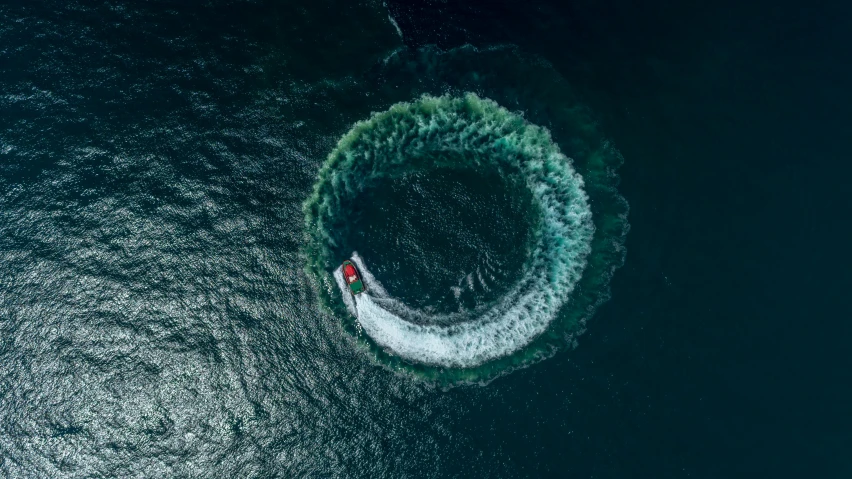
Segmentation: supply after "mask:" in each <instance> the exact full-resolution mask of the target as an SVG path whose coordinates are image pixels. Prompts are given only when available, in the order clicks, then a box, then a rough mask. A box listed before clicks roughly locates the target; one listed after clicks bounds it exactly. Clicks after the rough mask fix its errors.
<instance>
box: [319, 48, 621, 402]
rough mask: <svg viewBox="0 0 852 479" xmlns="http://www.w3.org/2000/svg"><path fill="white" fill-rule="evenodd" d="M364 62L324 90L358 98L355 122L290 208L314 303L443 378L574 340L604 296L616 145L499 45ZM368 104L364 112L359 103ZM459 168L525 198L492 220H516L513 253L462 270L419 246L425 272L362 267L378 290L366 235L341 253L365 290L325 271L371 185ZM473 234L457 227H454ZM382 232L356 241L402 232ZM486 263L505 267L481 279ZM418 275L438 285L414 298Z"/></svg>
mask: <svg viewBox="0 0 852 479" xmlns="http://www.w3.org/2000/svg"><path fill="white" fill-rule="evenodd" d="M377 69H378V70H377V73H376V75H375V76H374V77H372V80H371V82H368V84H369V87H368V88H365V89H363V90H362V89H358V88H354V89H348V87H347V88H344V89H343V90H341V91H340V92H338V93H337V94H346V95H348V96H349V98H351V99H352V101H360V102H361V103H362V104H363V110H362V111H363V112H364V113H363V114H364V115H365V116H367V115H369V116H367V119H366V120H363V121H359V122H357V123H355V124H354V125H353V126H352V127H351V129H350V130H349V131H348V132H347V133H345V134H344V135H343V136H342V137H341V138H340V140H339V142H338V143H337V145H336V147H335V148H334V149H333V150H332V151H331V153H330V154H329V155H328V157H327V158H326V160H325V161H324V163H323V164H322V166H321V167H320V169H319V172H318V177H317V180H316V182H315V183H314V189H313V191H312V193H311V194H310V195H309V196H308V198H306V200H305V202H304V204H303V212H304V215H305V230H304V231H305V234H306V242H305V246H304V250H303V251H304V254H305V258H306V270H307V272H308V274H309V275H310V276H311V277H312V278H313V279H314V280H315V282H316V284H317V286H318V288H317V292H318V294H319V296H320V299H321V301H322V304H323V306H325V307H326V308H327V309H328V310H329V311H330V312H331V313H332V314H333V315H334V316H335V317H337V318H338V319H339V320H340V322H341V326H342V327H343V329H344V330H346V331H348V332H350V333H351V334H352V335H353V337H354V338H355V339H356V341H357V342H358V344H359V345H361V346H364V347H365V348H366V349H367V350H368V351H369V352H370V353H371V355H370V356H371V357H373V358H375V359H376V360H377V361H378V362H380V363H381V364H383V365H386V366H388V367H390V368H391V369H393V370H396V371H406V372H409V373H411V374H415V375H417V376H419V377H422V378H424V379H430V380H437V381H438V382H439V383H443V384H447V385H450V384H459V383H471V382H477V383H481V382H482V381H487V380H488V379H490V378H494V377H496V376H497V375H501V374H505V373H506V372H508V371H511V370H514V369H517V368H519V367H524V366H526V365H529V364H532V363H534V362H537V361H539V360H541V359H543V358H546V357H549V356H551V355H552V354H553V353H554V352H555V351H557V350H559V349H561V348H564V347H571V346H573V345H575V344H576V342H575V337H576V335H577V334H580V333H582V332H583V331H584V330H585V323H586V321H587V320H588V319H589V318H590V317H591V315H592V314H594V311H595V310H596V308H597V307H598V306H599V305H600V304H602V303H603V302H604V301H606V300H607V299H608V298H609V282H610V279H611V277H612V275H613V273H614V271H615V269H617V268H618V267H619V266H620V265H621V264H623V261H624V256H625V249H624V239H625V236H626V234H627V231H628V229H629V225H628V223H627V212H628V205H627V202H626V201H624V198H622V197H621V196H620V194H619V193H618V190H617V185H618V175H617V174H616V172H617V170H618V168H619V167H620V166H621V164H622V162H623V159H622V157H621V155H620V153H618V151H617V150H616V149H615V148H613V147H612V145H611V144H610V142H609V141H608V140H607V139H606V138H605V137H604V135H603V134H602V133H601V132H600V130H599V128H598V126H597V124H596V122H595V121H594V119H593V116H592V115H591V113H590V112H589V111H588V110H587V109H586V108H585V107H583V106H582V105H581V103H580V102H579V100H578V98H577V96H576V95H575V94H574V93H573V92H572V89H571V87H570V85H569V84H567V82H565V80H564V78H563V77H562V76H561V75H559V74H558V72H555V71H554V70H553V69H552V67H550V66H549V65H548V64H547V63H546V62H542V61H540V60H538V59H536V58H528V57H526V56H525V55H524V54H522V53H520V52H518V51H517V50H516V49H513V48H512V47H505V48H504V47H494V48H489V49H485V50H481V49H476V48H473V47H464V48H459V49H454V50H451V51H449V52H441V51H436V50H434V49H430V48H424V49H420V50H410V49H403V50H400V51H397V52H395V53H394V54H393V55H391V56H390V57H389V58H387V59H386V61H384V62H382V64H381V65H378V66H377ZM466 92H479V95H477V94H473V93H466ZM419 95H422V96H419ZM485 95H487V96H488V98H485ZM412 98H415V100H413V101H412V100H411V99H412ZM362 100H363V101H362ZM498 102H499V104H498ZM500 105H506V106H508V107H510V108H512V109H514V110H515V111H510V110H508V109H506V108H504V107H502V106H500ZM377 107H378V108H380V109H381V110H380V111H379V112H378V113H367V112H370V111H372V112H375V111H376V108H377ZM537 125H548V127H549V129H545V128H542V127H540V126H537ZM471 171H473V172H476V174H477V175H485V176H483V178H484V177H488V176H490V177H492V178H493V177H494V176H496V177H498V178H499V179H500V180H506V183H505V184H507V185H511V186H510V187H507V189H506V191H512V192H513V194H520V195H528V196H527V197H525V198H524V199H523V201H522V202H519V203H518V204H523V207H522V210H518V211H521V212H520V213H519V214H520V215H522V217H523V218H522V219H520V217H518V218H513V219H512V223H511V224H509V223H507V227H512V228H526V229H527V230H526V233H525V234H524V235H517V236H516V237H521V236H522V237H523V238H524V239H523V243H524V247H523V252H522V254H523V259H522V258H520V257H518V256H515V255H514V254H512V253H508V254H510V255H511V256H507V257H506V258H505V260H501V259H500V258H497V257H494V258H490V257H489V256H488V255H487V254H484V253H483V254H482V255H481V256H470V255H468V256H465V254H467V253H466V252H463V251H462V250H461V249H460V251H459V254H460V255H459V256H458V257H459V258H461V257H464V258H473V257H476V258H477V260H476V261H479V263H476V264H473V263H471V264H465V265H464V266H463V267H462V266H461V264H456V263H447V261H454V258H456V257H457V255H455V254H453V252H450V254H443V253H444V252H430V251H429V248H430V247H432V244H421V243H416V244H411V245H410V246H411V247H413V248H415V249H417V251H413V252H412V253H411V258H416V259H415V261H429V259H430V256H431V255H432V254H433V253H434V254H435V258H434V262H433V263H434V264H436V265H441V266H438V267H437V268H436V269H435V270H434V271H433V272H438V275H440V277H439V279H437V280H435V278H436V277H438V276H434V277H429V278H428V281H426V282H425V283H424V282H423V281H421V278H422V277H418V278H417V286H416V287H415V289H414V290H408V289H400V288H404V285H405V284H406V283H404V282H402V281H401V278H400V276H398V275H399V274H405V272H404V270H403V272H402V273H400V268H399V266H398V264H397V263H395V262H394V263H375V264H374V265H373V266H374V269H375V270H376V271H377V272H381V274H382V275H385V274H388V275H389V277H387V278H385V279H386V281H387V290H386V289H385V288H383V287H382V284H381V283H380V282H379V281H378V280H377V279H376V278H375V277H373V275H372V274H370V270H369V268H368V264H366V262H365V259H367V260H370V261H380V255H381V254H382V253H381V252H380V251H381V250H382V245H381V244H377V243H374V242H371V243H368V245H369V246H368V245H361V247H362V248H367V247H369V248H371V249H372V251H370V252H369V255H370V256H369V257H367V256H365V257H364V258H361V257H358V255H357V254H354V255H352V259H353V261H354V262H355V263H356V265H357V266H358V269H359V270H360V272H361V275H362V276H363V278H364V282H365V284H366V286H367V292H366V293H362V294H359V295H357V297H353V296H352V294H351V293H350V292H349V291H348V289H347V287H346V284H345V282H344V281H343V278H342V276H341V275H340V274H339V270H340V261H341V260H342V259H343V258H345V257H346V256H348V255H349V254H350V253H351V252H352V250H353V249H358V247H359V244H358V243H357V241H355V242H353V239H355V238H362V237H364V236H363V235H361V233H360V232H357V234H356V231H355V230H352V228H357V227H359V226H364V225H368V224H369V222H365V223H359V222H358V221H357V218H362V217H363V216H359V215H362V214H363V211H364V205H365V203H364V202H363V201H362V200H363V199H364V198H371V197H375V195H376V193H377V192H379V191H381V190H379V188H382V187H383V185H388V184H402V183H404V182H403V181H398V180H402V179H406V178H413V177H415V176H417V175H420V176H421V177H424V176H428V175H434V174H438V173H437V172H442V173H440V175H449V176H447V177H452V176H453V175H455V173H458V175H457V177H462V176H463V174H462V173H463V172H471ZM493 186H494V187H495V188H497V187H499V186H498V185H496V184H494V185H493ZM471 193H472V194H473V193H474V192H473V191H471ZM517 199H518V200H519V201H520V199H521V198H520V197H517ZM436 201H437V200H436ZM412 204H414V203H412ZM444 206H446V205H443V204H434V205H432V208H433V211H435V212H436V213H435V214H444V215H445V214H447V212H450V211H452V209H451V208H444ZM386 207H388V208H393V207H394V205H392V204H388V206H386ZM371 213H372V212H371ZM397 213H401V212H397ZM425 214H430V213H428V210H427V212H426V213H425ZM353 218H356V220H355V221H353ZM436 220H438V221H440V222H441V223H440V224H447V221H446V219H445V218H436ZM400 224H405V223H400ZM412 224H413V223H412ZM485 230H487V227H486V228H482V227H480V226H477V225H471V229H470V232H476V233H474V234H478V232H480V231H485ZM371 231H374V230H371ZM417 231H418V232H420V231H421V230H417ZM527 233H528V234H527ZM393 234H394V232H393V231H385V230H382V229H378V230H375V231H374V232H371V233H370V235H373V236H370V235H367V237H371V238H374V239H376V240H377V241H383V238H387V240H388V241H399V240H402V241H403V244H406V243H407V242H408V241H409V240H410V239H411V237H410V236H406V237H405V238H393ZM401 234H405V232H401ZM486 234H487V233H486ZM382 235H385V236H384V237H383V236H382ZM423 238H431V237H430V236H426V235H424V237H423ZM430 241H431V239H430ZM462 241H464V240H462ZM435 244H442V242H441V240H437V241H435ZM444 244H445V243H444ZM469 244H472V243H465V244H463V245H459V248H463V247H465V246H466V245H469ZM514 244H517V243H514ZM394 248H395V250H394V253H388V254H389V257H392V258H394V260H393V261H398V260H399V258H405V255H406V254H407V253H405V252H403V253H401V256H400V254H398V250H399V245H398V244H397V245H394ZM494 251H498V250H494ZM499 251H505V250H503V249H499ZM364 252H365V253H366V251H364ZM518 253H521V251H520V250H518V252H517V253H515V254H518ZM394 254H396V256H394ZM492 262H493V263H494V264H492ZM507 264H510V265H512V266H511V268H509V269H506V268H504V266H505V265H507ZM447 266H449V267H447ZM495 271H499V272H503V271H511V274H508V275H500V276H499V277H497V276H494V273H495ZM449 272H452V274H450V273H449ZM457 273H464V274H463V275H462V276H458V277H455V276H453V275H455V274H457ZM507 281H508V282H507ZM424 284H428V285H429V287H430V288H431V287H432V286H433V285H435V286H437V287H439V288H444V289H441V291H442V292H439V293H436V292H435V291H438V290H437V289H435V288H432V289H429V290H428V291H427V292H425V293H424V294H420V291H421V289H417V288H422V286H423V285H424ZM445 288H449V290H447V289H445ZM388 291H393V292H394V294H393V295H391V294H388ZM415 298H416V299H415ZM454 300H455V302H453V301H454Z"/></svg>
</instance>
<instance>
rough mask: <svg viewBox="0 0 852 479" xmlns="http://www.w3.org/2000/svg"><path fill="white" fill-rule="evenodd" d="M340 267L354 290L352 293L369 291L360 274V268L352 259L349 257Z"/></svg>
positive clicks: (351, 289)
mask: <svg viewBox="0 0 852 479" xmlns="http://www.w3.org/2000/svg"><path fill="white" fill-rule="evenodd" d="M340 268H341V269H342V270H343V279H345V280H346V284H348V285H349V290H350V291H352V294H361V293H363V292H364V291H367V287H366V286H364V281H362V280H361V275H360V274H358V270H357V269H356V268H355V264H354V263H352V261H351V260H348V259H347V260H346V261H344V262H343V265H342V266H341V267H340Z"/></svg>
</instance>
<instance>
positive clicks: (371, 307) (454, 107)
mask: <svg viewBox="0 0 852 479" xmlns="http://www.w3.org/2000/svg"><path fill="white" fill-rule="evenodd" d="M436 152H437V153H440V152H453V153H461V154H462V155H461V156H459V155H455V156H453V155H431V156H429V157H430V158H438V159H435V160H433V161H435V162H436V164H433V165H426V166H424V165H418V168H424V167H452V166H453V165H452V164H441V163H440V162H441V161H448V162H452V161H456V162H457V161H460V160H458V158H459V157H463V158H465V161H468V162H472V163H473V164H470V163H466V164H465V166H466V167H474V168H476V167H482V168H488V167H494V166H497V167H500V168H508V169H513V170H518V171H520V174H521V175H522V176H523V178H524V180H525V181H526V184H527V186H528V188H529V189H530V191H531V192H532V196H533V199H534V201H535V203H536V205H537V207H538V210H539V212H540V214H541V219H540V221H539V222H538V225H539V228H540V230H539V231H537V232H536V235H535V243H536V244H535V246H534V249H533V252H532V254H531V256H530V259H529V260H528V261H527V264H526V267H525V270H524V271H523V273H522V275H521V277H520V278H519V279H518V280H517V283H516V284H515V285H514V287H513V288H512V290H511V292H510V293H508V294H506V295H504V296H503V297H501V298H500V299H498V300H496V301H495V302H493V303H491V304H486V305H482V306H481V307H477V308H475V310H474V311H471V312H468V313H449V314H443V315H430V314H429V313H425V312H423V311H419V310H415V309H413V308H410V307H408V306H407V305H406V304H404V303H403V302H401V301H399V300H397V299H395V298H393V297H391V296H390V295H389V294H388V293H387V291H385V290H384V288H382V286H381V284H380V283H379V282H378V281H377V280H376V278H374V277H373V276H372V274H370V271H369V269H368V268H367V265H366V264H365V262H364V261H363V259H362V258H360V257H359V256H358V255H357V254H353V261H355V263H356V265H357V266H358V267H359V270H360V271H361V274H362V275H363V276H364V281H365V284H366V285H367V288H368V291H367V292H366V293H364V294H361V295H359V296H358V297H357V298H353V297H352V295H351V293H350V292H349V289H348V287H347V286H346V283H345V282H344V281H343V277H342V275H341V274H340V273H339V268H337V269H336V270H335V273H334V276H335V280H336V283H337V285H338V287H339V288H340V291H341V295H342V297H343V301H344V303H345V304H346V306H347V309H348V310H349V311H350V312H352V313H354V314H356V316H357V318H358V321H359V322H360V324H361V326H362V327H363V330H364V332H366V333H367V334H368V335H369V336H370V337H371V338H372V339H373V340H374V341H375V342H376V343H377V344H379V345H380V346H382V347H383V348H385V349H386V350H388V351H389V352H391V353H393V354H396V355H398V356H400V357H403V358H405V359H407V360H411V361H414V362H419V363H423V364H428V365H436V366H443V367H462V368H469V367H475V366H478V365H481V364H483V363H485V362H487V361H489V360H493V359H496V358H499V357H502V356H506V355H509V354H512V353H513V352H515V351H517V350H519V349H521V348H523V347H524V346H525V345H527V344H529V343H530V342H531V341H532V340H533V339H534V338H535V337H537V336H538V335H540V334H541V333H543V332H544V331H545V330H546V329H547V327H548V325H549V324H550V323H551V322H552V321H553V319H554V318H555V317H556V315H557V314H558V312H559V311H560V309H561V308H563V307H564V306H565V305H566V304H565V303H566V302H567V301H570V298H571V292H572V291H573V290H574V287H575V285H576V284H577V281H579V279H580V277H581V276H582V273H583V270H584V268H585V265H586V258H587V257H588V255H589V253H590V251H591V245H590V243H591V239H592V237H593V235H594V224H593V223H592V217H591V211H590V209H589V204H588V198H587V196H586V193H585V191H584V190H583V186H584V185H583V179H582V178H581V177H580V175H579V174H577V173H576V172H575V171H574V169H573V167H572V164H571V160H570V159H569V158H567V157H566V156H565V155H564V154H562V153H561V151H560V150H559V147H558V146H557V145H556V144H555V143H554V142H553V141H552V139H551V137H550V134H549V132H548V131H547V130H546V129H544V128H541V127H538V126H535V125H531V124H529V123H528V122H526V121H525V120H523V118H522V117H520V116H519V115H517V114H514V113H511V112H509V111H507V110H506V109H504V108H501V107H499V106H498V105H497V104H496V103H494V102H493V101H490V100H487V99H480V98H479V97H477V96H476V95H473V94H468V95H466V96H464V97H462V98H452V97H447V96H444V97H429V96H424V97H422V98H421V99H420V100H419V101H417V102H413V103H402V104H397V105H394V106H393V107H392V108H391V109H390V110H389V111H387V112H383V113H378V114H375V115H374V116H373V117H372V118H371V119H370V120H367V121H365V122H360V123H358V124H356V125H355V127H354V128H353V129H352V131H350V133H349V134H348V135H346V136H345V137H344V138H343V139H341V141H340V144H339V145H338V147H337V149H336V150H335V151H334V152H332V154H331V156H330V157H329V161H328V163H327V164H326V167H325V168H324V169H323V171H321V173H320V181H319V183H322V182H325V183H326V185H327V186H328V185H330V189H331V191H333V192H334V193H333V194H332V195H325V196H324V197H322V198H314V199H313V201H314V202H315V203H316V204H317V205H318V207H317V211H318V212H319V213H318V215H317V217H316V218H309V225H310V224H311V222H312V221H313V227H315V228H319V229H320V230H322V228H323V225H324V224H330V222H327V220H328V219H329V218H331V217H333V215H334V214H337V213H339V211H337V208H339V207H340V204H341V203H340V200H341V196H344V195H349V194H352V193H353V192H356V191H360V190H362V189H364V188H366V187H368V186H369V184H370V183H371V180H374V179H376V178H379V177H382V176H397V175H399V174H402V172H404V166H405V161H407V160H406V159H407V158H423V157H425V156H427V155H426V154H427V153H436ZM444 156H446V157H447V158H456V159H454V160H450V159H446V160H441V159H440V158H443V157H444ZM456 166H457V165H456ZM319 191H323V190H322V189H321V188H318V189H317V190H316V191H315V196H317V195H318V193H316V192H319ZM320 233H321V234H320V237H321V238H325V239H326V240H327V241H328V242H329V243H332V242H333V240H332V239H331V235H329V234H328V232H324V233H323V232H321V231H320ZM415 319H416V320H417V321H413V320H415Z"/></svg>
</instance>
